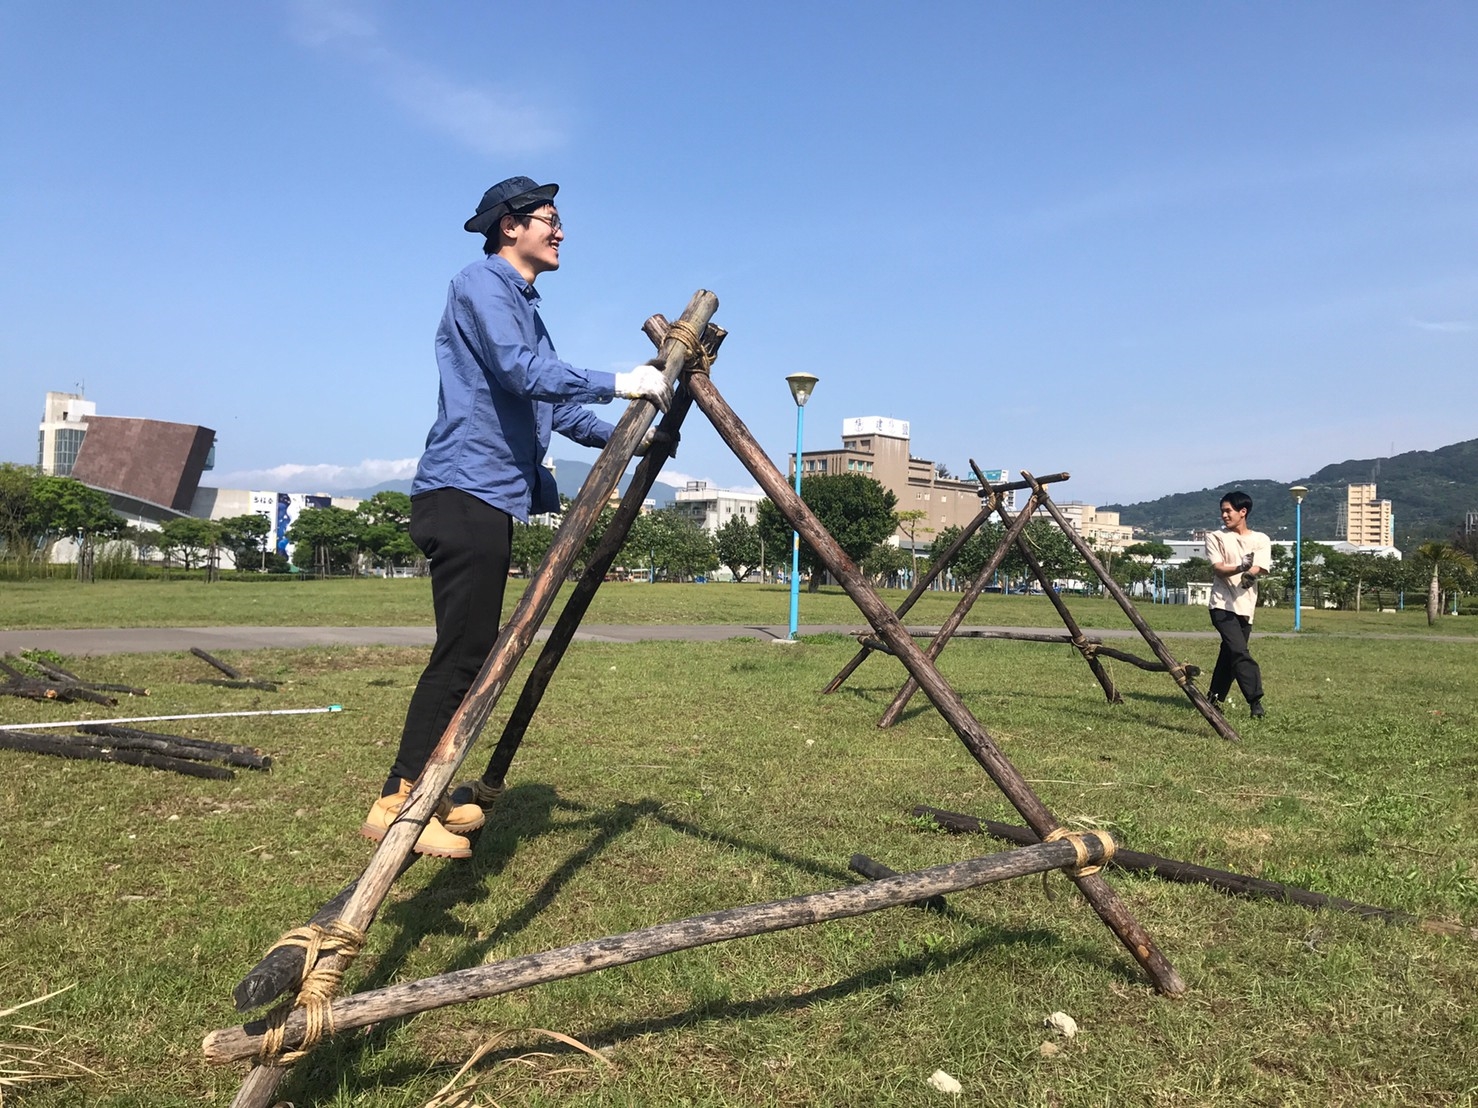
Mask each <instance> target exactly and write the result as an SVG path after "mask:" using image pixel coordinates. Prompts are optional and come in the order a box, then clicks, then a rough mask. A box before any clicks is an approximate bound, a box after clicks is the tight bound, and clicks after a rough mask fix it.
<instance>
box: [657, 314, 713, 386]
mask: <svg viewBox="0 0 1478 1108" xmlns="http://www.w3.org/2000/svg"><path fill="white" fill-rule="evenodd" d="M667 337H668V338H670V339H672V340H673V341H674V342H678V343H681V344H682V347H683V349H684V350H686V351H687V357H686V358H684V359H683V369H685V370H687V372H689V373H707V372H708V371H709V370H710V369H712V368H713V355H712V354H710V353H709V352H708V348H707V347H706V346H704V345H703V341H702V339H700V338H699V336H698V332H697V330H695V329H694V327H693V325H692V324H691V323H687V322H685V321H684V320H681V319H679V320H677V321H676V322H675V323H669V324H668V325H667ZM688 359H692V360H693V362H694V364H692V365H690V364H688Z"/></svg>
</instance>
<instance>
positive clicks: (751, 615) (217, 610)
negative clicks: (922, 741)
mask: <svg viewBox="0 0 1478 1108" xmlns="http://www.w3.org/2000/svg"><path fill="white" fill-rule="evenodd" d="M524 585H525V582H524V581H521V580H514V581H510V582H509V588H508V597H507V604H506V608H505V611H511V610H512V607H513V604H514V603H515V601H516V600H517V599H518V597H519V596H521V595H522V592H523V588H524ZM565 591H566V594H568V591H569V587H568V586H567V587H566V590H565ZM904 595H905V594H904V593H903V592H901V591H897V590H884V592H883V596H884V599H886V600H887V601H888V602H889V603H890V604H892V605H893V606H895V607H896V606H897V605H898V604H899V603H901V602H902V600H903V598H904ZM960 595H961V594H959V593H951V592H931V593H926V594H925V595H924V597H923V598H922V599H921V600H920V601H919V602H918V604H917V605H915V607H914V608H913V610H912V611H911V612H910V613H909V615H908V617H907V618H908V620H909V622H910V623H915V624H922V625H937V624H940V623H943V622H944V620H945V619H946V618H947V617H948V616H949V613H950V612H951V611H952V610H953V609H954V607H955V605H956V604H958V603H959V600H960ZM1067 602H1068V606H1069V608H1070V609H1071V610H1072V612H1073V614H1074V617H1075V618H1076V619H1077V620H1078V621H1079V622H1080V623H1081V624H1082V625H1083V626H1084V627H1087V628H1104V627H1128V626H1129V621H1128V620H1127V619H1125V617H1124V615H1123V613H1122V612H1121V611H1120V610H1119V608H1118V606H1117V605H1116V604H1115V603H1114V602H1113V601H1112V600H1108V599H1099V598H1092V599H1088V598H1083V597H1069V598H1068V600H1067ZM800 611H801V622H802V623H821V624H854V623H855V624H859V625H861V624H863V623H864V622H865V621H863V620H862V619H861V617H860V614H859V613H858V611H857V608H856V606H855V605H854V604H853V603H852V601H851V600H850V599H848V598H847V596H846V594H844V593H843V592H842V590H841V589H840V588H833V587H827V588H824V589H822V590H820V591H819V592H816V593H806V592H803V593H802V595H801V608H800ZM1140 611H1141V612H1142V613H1143V615H1144V616H1145V618H1146V619H1147V620H1148V621H1149V622H1150V624H1151V626H1153V627H1155V628H1157V629H1159V630H1163V631H1176V630H1181V631H1184V630H1193V631H1204V630H1209V628H1210V622H1209V620H1208V619H1207V617H1206V611H1205V609H1204V608H1201V607H1194V608H1191V607H1186V606H1185V605H1154V604H1145V605H1144V606H1143V607H1142V608H1141V609H1140ZM1303 617H1304V618H1303V629H1304V630H1305V631H1307V632H1309V633H1315V634H1317V633H1340V632H1349V633H1371V632H1376V633H1379V632H1389V633H1393V634H1413V635H1428V634H1433V633H1435V634H1438V635H1463V636H1473V637H1478V619H1473V618H1471V617H1464V616H1457V617H1444V618H1443V619H1441V620H1439V621H1438V623H1437V625H1436V627H1434V628H1432V629H1430V630H1429V629H1428V627H1427V622H1426V617H1425V616H1424V615H1423V613H1422V611H1421V608H1420V604H1419V603H1418V604H1417V605H1415V606H1413V607H1408V608H1407V609H1406V610H1405V611H1402V612H1378V611H1377V612H1369V611H1367V612H1324V611H1320V612H1316V611H1305V612H1304V613H1303ZM789 619H790V590H789V589H788V588H786V587H785V586H782V585H756V584H746V585H724V584H711V585H648V584H636V583H618V582H611V583H609V584H606V585H604V586H602V588H601V589H600V591H599V592H598V593H597V594H596V598H595V601H594V603H593V604H592V606H591V609H590V613H589V615H587V616H586V622H588V623H637V624H684V623H735V624H746V625H752V624H759V625H774V624H781V625H783V624H786V623H787V622H788V621H789ZM969 621H970V622H971V623H975V624H1006V625H1010V626H1026V627H1031V626H1053V627H1055V626H1059V625H1060V621H1059V620H1058V618H1057V614H1056V613H1055V612H1054V611H1053V610H1052V606H1051V604H1050V603H1049V602H1048V601H1047V600H1046V599H1045V598H1044V597H1040V596H1025V597H1023V596H1000V595H995V594H986V595H985V596H983V597H981V599H980V600H979V601H978V602H977V603H976V605H975V607H974V608H973V609H972V611H971V613H970V619H969ZM430 622H431V585H430V582H429V580H427V579H425V578H421V579H416V578H405V579H390V580H384V579H381V578H358V579H353V580H350V579H340V580H329V581H303V580H292V579H282V580H276V581H252V580H233V581H220V582H216V583H214V584H206V583H204V582H203V581H200V580H185V579H179V580H174V581H97V582H94V583H92V584H87V585H83V584H78V583H77V582H75V581H0V630H22V629H29V628H43V627H56V628H62V627H219V626H235V625H249V626H285V627H301V626H313V625H323V626H345V627H351V626H370V627H374V626H397V627H398V626H412V625H417V624H423V625H429V624H430ZM1292 626H1293V613H1292V611H1291V610H1289V609H1287V608H1264V609H1263V610H1262V611H1260V612H1259V613H1258V616H1257V628H1258V630H1261V631H1287V630H1290V629H1291V628H1292Z"/></svg>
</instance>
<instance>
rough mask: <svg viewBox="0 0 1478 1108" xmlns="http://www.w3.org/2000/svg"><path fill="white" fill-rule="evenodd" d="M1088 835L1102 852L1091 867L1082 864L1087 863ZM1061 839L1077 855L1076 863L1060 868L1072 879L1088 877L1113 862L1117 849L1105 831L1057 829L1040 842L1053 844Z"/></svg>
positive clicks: (1110, 836)
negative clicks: (1070, 846) (1070, 844)
mask: <svg viewBox="0 0 1478 1108" xmlns="http://www.w3.org/2000/svg"><path fill="white" fill-rule="evenodd" d="M1090 835H1091V836H1093V838H1094V839H1096V840H1097V841H1098V846H1099V849H1100V850H1101V851H1102V852H1103V856H1102V857H1101V858H1099V860H1098V862H1097V864H1095V865H1091V866H1089V865H1085V864H1084V863H1085V862H1087V861H1088V837H1089V836H1090ZM1061 839H1066V840H1067V841H1068V842H1070V843H1072V844H1073V850H1074V852H1076V854H1077V861H1075V862H1074V863H1073V864H1072V865H1071V866H1063V867H1062V868H1063V869H1065V870H1068V871H1069V872H1070V873H1071V874H1072V875H1073V876H1074V877H1088V876H1090V875H1092V874H1095V873H1097V872H1098V871H1099V870H1101V869H1103V867H1104V866H1106V865H1108V864H1109V862H1111V861H1113V857H1114V851H1115V849H1117V844H1116V843H1115V842H1114V837H1113V836H1112V835H1110V834H1109V833H1108V832H1107V831H1099V830H1093V831H1070V830H1068V829H1067V828H1066V827H1059V828H1057V829H1056V830H1055V831H1049V832H1047V834H1046V835H1045V836H1043V838H1042V841H1043V842H1044V843H1055V842H1057V841H1059V840H1061Z"/></svg>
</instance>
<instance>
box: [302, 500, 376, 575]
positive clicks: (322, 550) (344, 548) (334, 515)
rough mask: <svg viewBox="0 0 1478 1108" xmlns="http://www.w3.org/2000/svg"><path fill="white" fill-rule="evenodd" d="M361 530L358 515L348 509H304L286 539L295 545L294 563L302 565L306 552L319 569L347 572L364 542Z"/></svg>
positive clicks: (331, 507)
mask: <svg viewBox="0 0 1478 1108" xmlns="http://www.w3.org/2000/svg"><path fill="white" fill-rule="evenodd" d="M361 532H362V525H361V521H360V518H359V516H357V515H356V514H355V513H353V512H351V511H349V510H348V509H347V508H336V507H333V506H332V505H331V506H329V507H327V508H304V509H303V510H302V511H301V512H299V513H298V518H297V519H296V520H294V521H293V525H292V526H291V527H289V528H288V529H287V541H288V542H290V543H293V544H294V545H295V549H294V550H293V564H294V565H297V566H298V567H300V568H301V567H302V566H303V554H304V553H305V551H306V552H311V554H312V556H313V562H312V564H313V566H314V568H315V569H316V570H318V572H321V573H336V572H349V571H350V570H352V569H353V567H354V560H355V556H356V555H357V554H358V553H359V551H360V549H361V547H362V545H363V541H364V540H363V535H362V533H361Z"/></svg>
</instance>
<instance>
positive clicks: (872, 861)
mask: <svg viewBox="0 0 1478 1108" xmlns="http://www.w3.org/2000/svg"><path fill="white" fill-rule="evenodd" d="M847 868H848V869H849V870H851V871H852V872H853V873H859V874H861V875H862V876H863V877H866V878H867V879H868V880H869V881H881V880H882V879H883V878H885V877H897V876H898V871H897V870H896V869H892V868H890V867H888V866H885V865H883V863H882V862H879V861H878V860H877V859H876V858H869V857H868V856H867V855H866V854H854V855H852V857H851V859H850V860H848V862H847ZM905 907H908V908H919V909H922V910H923V911H926V912H947V911H949V901H947V900H945V899H944V897H943V896H930V897H925V898H924V899H923V900H915V901H913V902H912V903H911V904H908V905H905Z"/></svg>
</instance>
